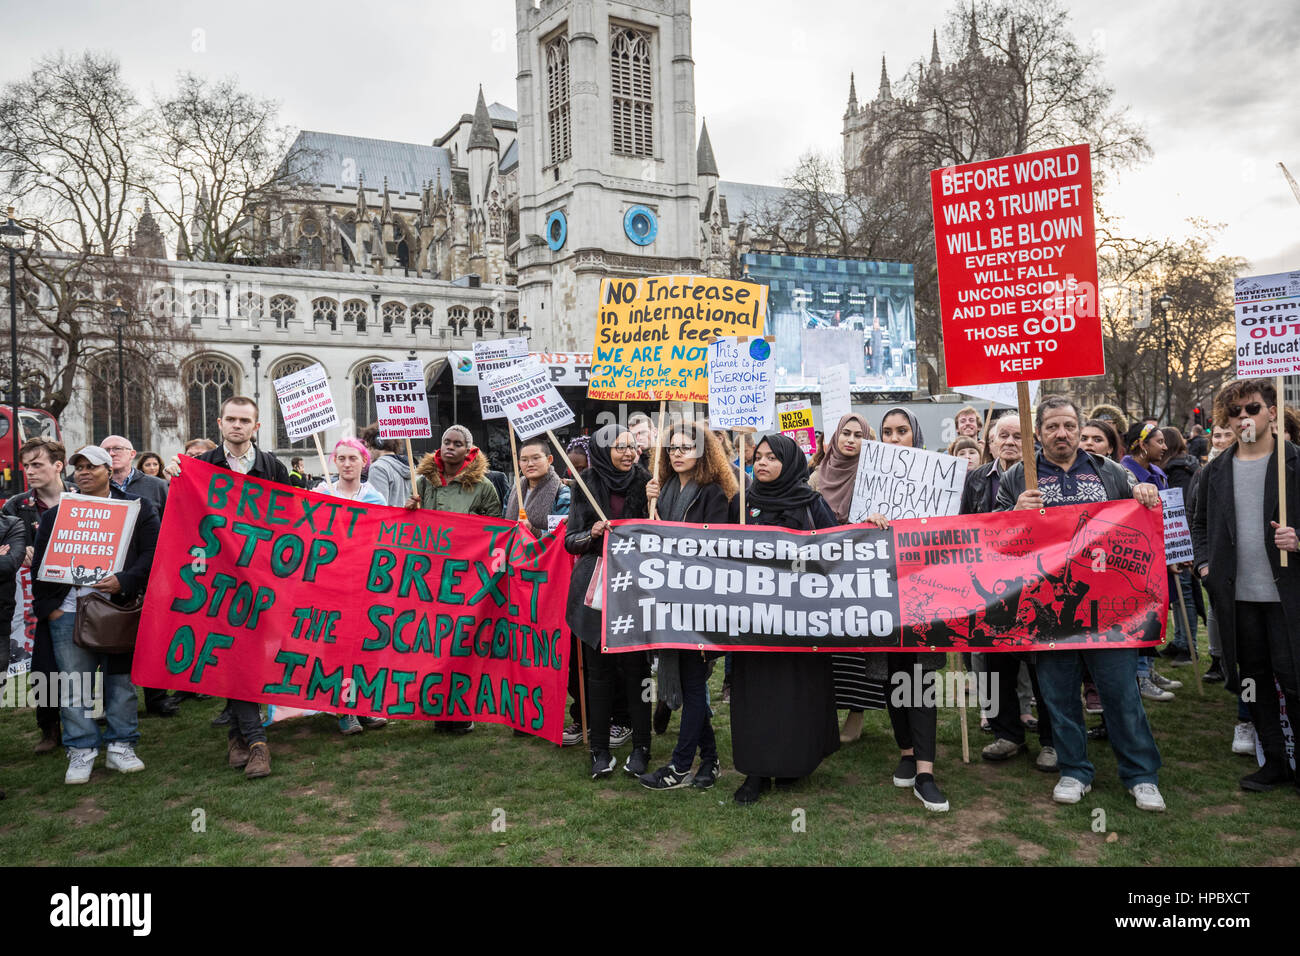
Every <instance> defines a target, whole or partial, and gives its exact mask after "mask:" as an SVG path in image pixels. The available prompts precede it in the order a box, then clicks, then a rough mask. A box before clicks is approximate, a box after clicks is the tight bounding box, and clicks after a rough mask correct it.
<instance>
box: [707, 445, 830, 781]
mask: <svg viewBox="0 0 1300 956" xmlns="http://www.w3.org/2000/svg"><path fill="white" fill-rule="evenodd" d="M745 496H746V500H745V507H746V513H745V522H746V523H747V524H754V525H767V526H770V527H776V528H789V529H791V530H795V531H811V530H813V529H814V528H831V527H834V526H835V524H836V521H835V514H834V513H833V512H832V511H831V509H830V508H829V507H828V506H827V505H826V502H825V501H824V500H822V496H821V495H819V494H818V493H817V492H815V491H813V490H812V489H811V488H810V487H808V460H807V459H806V458H805V457H804V454H803V452H802V451H800V450H799V446H798V445H796V444H795V442H794V440H793V439H791V438H788V437H786V436H785V435H780V434H777V435H769V436H767V437H766V438H764V439H762V440H761V441H759V443H758V445H757V447H756V448H755V449H754V483H753V484H752V485H751V486H750V488H749V490H748V491H746V493H745ZM730 517H731V519H732V521H733V522H738V521H739V520H740V498H739V496H737V497H735V498H733V499H732V502H731V515H730ZM839 746H840V741H839V736H838V734H837V727H836V720H835V682H834V679H833V677H832V675H831V662H830V659H829V657H828V655H826V654H821V653H791V654H781V653H767V652H761V653H742V652H736V653H735V654H733V655H732V670H731V754H732V762H733V763H734V764H735V765H736V769H737V770H738V771H739V772H741V773H743V774H744V775H745V782H744V783H743V784H741V786H740V789H739V790H737V791H736V794H735V800H736V802H737V803H741V804H748V803H755V802H757V800H758V799H759V797H761V796H762V795H763V793H764V792H765V791H767V790H768V789H770V788H771V785H772V778H773V777H775V778H777V782H778V783H782V782H793V781H794V780H796V779H798V778H800V777H806V776H808V775H809V774H810V773H812V772H813V771H814V770H816V769H817V765H818V764H820V763H821V762H822V760H824V759H825V758H826V757H828V756H830V755H831V754H833V753H834V752H835V751H836V750H838V749H839Z"/></svg>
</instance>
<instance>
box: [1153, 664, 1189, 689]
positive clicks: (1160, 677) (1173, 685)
mask: <svg viewBox="0 0 1300 956" xmlns="http://www.w3.org/2000/svg"><path fill="white" fill-rule="evenodd" d="M1147 676H1148V677H1150V678H1151V683H1153V684H1155V685H1156V686H1157V687H1159V688H1160V689H1161V690H1178V688H1180V687H1182V686H1183V682H1182V681H1180V680H1173V679H1171V678H1168V677H1166V676H1165V675H1164V674H1160V673H1157V671H1156V669H1155V668H1154V667H1153V668H1151V671H1150V673H1149V674H1148V675H1147Z"/></svg>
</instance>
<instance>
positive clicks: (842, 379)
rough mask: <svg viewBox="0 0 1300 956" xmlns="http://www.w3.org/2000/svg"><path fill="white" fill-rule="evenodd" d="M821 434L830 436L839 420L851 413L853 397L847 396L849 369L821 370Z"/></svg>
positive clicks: (831, 367)
mask: <svg viewBox="0 0 1300 956" xmlns="http://www.w3.org/2000/svg"><path fill="white" fill-rule="evenodd" d="M821 391H822V433H823V434H826V435H831V434H833V433H834V432H835V429H836V428H837V427H839V424H840V419H841V418H843V417H844V416H845V415H847V414H849V413H850V412H852V411H853V397H852V396H851V395H850V394H849V367H848V366H847V365H828V366H826V367H825V368H823V369H822V375H821Z"/></svg>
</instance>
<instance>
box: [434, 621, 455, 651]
mask: <svg viewBox="0 0 1300 956" xmlns="http://www.w3.org/2000/svg"><path fill="white" fill-rule="evenodd" d="M452 626H453V625H452V616H451V615H450V614H439V615H438V616H437V618H436V619H435V620H434V622H433V653H434V656H435V657H442V642H443V641H445V640H446V639H447V638H448V637H450V636H451V629H452Z"/></svg>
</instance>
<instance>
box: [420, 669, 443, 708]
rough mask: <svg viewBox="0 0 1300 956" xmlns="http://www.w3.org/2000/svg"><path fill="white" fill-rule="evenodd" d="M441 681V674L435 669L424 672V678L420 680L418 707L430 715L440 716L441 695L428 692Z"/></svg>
mask: <svg viewBox="0 0 1300 956" xmlns="http://www.w3.org/2000/svg"><path fill="white" fill-rule="evenodd" d="M441 683H442V675H441V674H439V673H438V672H437V671H431V672H430V673H428V674H425V675H424V680H423V681H421V682H420V709H421V710H422V711H424V712H425V713H426V714H428V715H429V716H430V717H441V716H442V695H441V694H431V693H430V691H432V690H433V689H434V688H435V687H437V686H438V685H439V684H441Z"/></svg>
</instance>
